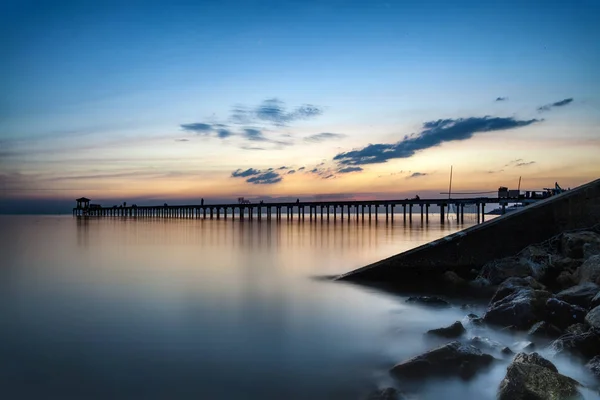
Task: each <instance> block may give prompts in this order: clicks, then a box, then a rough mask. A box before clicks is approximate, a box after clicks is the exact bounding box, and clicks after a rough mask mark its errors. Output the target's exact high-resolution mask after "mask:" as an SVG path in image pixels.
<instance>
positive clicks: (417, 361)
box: [390, 341, 494, 380]
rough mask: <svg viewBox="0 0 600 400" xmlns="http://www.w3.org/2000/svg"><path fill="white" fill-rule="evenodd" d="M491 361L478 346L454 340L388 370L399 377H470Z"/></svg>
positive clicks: (490, 357)
mask: <svg viewBox="0 0 600 400" xmlns="http://www.w3.org/2000/svg"><path fill="white" fill-rule="evenodd" d="M493 361H494V357H492V356H491V355H489V354H485V353H482V352H481V350H479V349H478V348H476V347H473V346H470V345H466V344H462V343H460V342H458V341H455V342H451V343H448V344H446V345H444V346H441V347H438V348H436V349H433V350H430V351H428V352H426V353H424V354H421V355H419V356H416V357H413V358H411V359H410V360H407V361H404V362H402V363H400V364H397V365H395V366H394V367H393V368H392V369H391V371H390V372H391V374H392V375H393V376H395V377H396V378H399V379H413V380H414V379H427V378H431V377H439V376H460V377H462V378H463V379H470V378H471V377H473V376H474V375H475V374H476V373H477V372H478V371H479V370H480V369H482V368H485V367H487V366H489V365H490V364H491V363H492V362H493Z"/></svg>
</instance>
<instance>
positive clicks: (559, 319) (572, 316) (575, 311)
mask: <svg viewBox="0 0 600 400" xmlns="http://www.w3.org/2000/svg"><path fill="white" fill-rule="evenodd" d="M586 313H587V312H586V310H585V309H584V308H581V307H579V306H575V305H573V304H569V303H566V302H564V301H561V300H558V299H555V298H550V299H548V301H547V302H546V314H547V317H546V318H547V321H548V322H549V323H550V324H553V325H555V326H557V327H558V328H560V329H566V328H567V327H568V326H570V325H573V324H577V323H581V322H583V321H584V318H585V315H586Z"/></svg>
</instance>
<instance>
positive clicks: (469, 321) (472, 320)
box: [463, 314, 484, 326]
mask: <svg viewBox="0 0 600 400" xmlns="http://www.w3.org/2000/svg"><path fill="white" fill-rule="evenodd" d="M463 324H465V325H474V326H482V325H484V322H483V319H482V318H480V317H479V316H478V315H477V314H467V316H466V317H464V318H463Z"/></svg>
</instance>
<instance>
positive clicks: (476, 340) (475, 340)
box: [466, 336, 506, 353]
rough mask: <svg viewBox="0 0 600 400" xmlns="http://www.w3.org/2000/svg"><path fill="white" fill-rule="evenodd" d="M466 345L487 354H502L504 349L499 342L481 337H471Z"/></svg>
mask: <svg viewBox="0 0 600 400" xmlns="http://www.w3.org/2000/svg"><path fill="white" fill-rule="evenodd" d="M466 343H467V344H469V345H471V346H474V347H477V348H478V349H479V350H481V351H485V352H487V353H502V350H504V348H505V347H506V346H504V345H503V344H502V343H500V342H496V341H495V340H492V339H490V338H487V337H482V336H473V337H472V338H470V339H468V340H467V341H466Z"/></svg>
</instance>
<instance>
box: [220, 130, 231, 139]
mask: <svg viewBox="0 0 600 400" xmlns="http://www.w3.org/2000/svg"><path fill="white" fill-rule="evenodd" d="M217 136H218V137H219V138H220V139H226V138H228V137H229V136H233V132H231V131H230V130H228V129H225V128H221V129H218V130H217Z"/></svg>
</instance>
